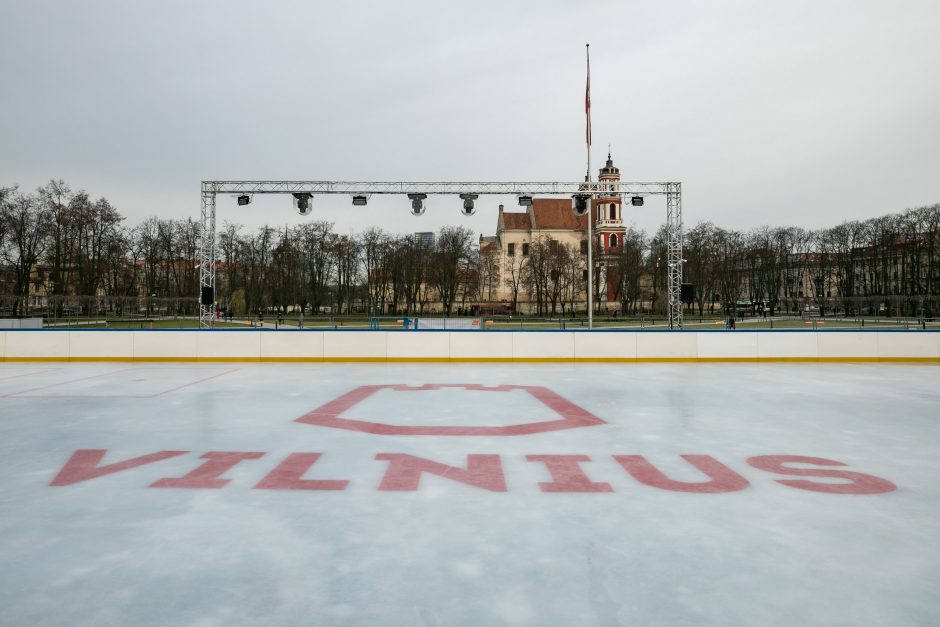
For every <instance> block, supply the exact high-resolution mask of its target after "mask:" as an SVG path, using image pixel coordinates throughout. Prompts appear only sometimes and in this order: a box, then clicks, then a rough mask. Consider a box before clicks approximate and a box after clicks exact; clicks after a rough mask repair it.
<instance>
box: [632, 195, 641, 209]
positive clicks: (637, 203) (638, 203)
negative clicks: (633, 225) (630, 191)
mask: <svg viewBox="0 0 940 627" xmlns="http://www.w3.org/2000/svg"><path fill="white" fill-rule="evenodd" d="M630 204H631V205H633V206H634V207H642V206H643V197H642V196H634V197H633V198H631V199H630Z"/></svg>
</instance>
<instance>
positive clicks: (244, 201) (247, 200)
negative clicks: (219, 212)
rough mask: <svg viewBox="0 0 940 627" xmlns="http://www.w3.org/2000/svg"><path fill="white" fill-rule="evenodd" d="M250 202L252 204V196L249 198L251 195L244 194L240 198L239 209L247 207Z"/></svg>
mask: <svg viewBox="0 0 940 627" xmlns="http://www.w3.org/2000/svg"><path fill="white" fill-rule="evenodd" d="M250 202H251V196H249V195H247V194H242V195H241V196H239V197H238V206H239V207H243V206H245V205H247V204H248V203H250Z"/></svg>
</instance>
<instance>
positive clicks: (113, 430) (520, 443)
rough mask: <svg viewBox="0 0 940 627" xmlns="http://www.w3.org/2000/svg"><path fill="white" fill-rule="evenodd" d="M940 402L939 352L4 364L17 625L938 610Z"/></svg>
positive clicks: (3, 443)
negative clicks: (596, 360)
mask: <svg viewBox="0 0 940 627" xmlns="http://www.w3.org/2000/svg"><path fill="white" fill-rule="evenodd" d="M465 386H466V387H465ZM938 409H940V368H938V367H937V366H905V365H830V364H821V365H815V364H707V365H694V364H676V365H671V364H663V365H654V364H633V365H624V364H617V365H609V364H597V365H593V364H592V365H563V364H557V365H556V364H553V365H529V364H527V365H522V364H520V365H494V364H472V365H471V364H460V365H446V364H445V365H442V364H430V365H425V364H415V365H403V364H389V365H365V364H312V365H280V364H277V365H275V364H265V365H258V364H197V365H194V364H37V365H32V364H3V365H0V473H2V482H0V608H2V609H0V625H10V626H17V627H19V626H24V625H39V626H53V625H61V626H70V627H72V626H76V625H95V626H110V625H114V626H118V625H120V626H125V625H135V626H150V625H154V626H156V625H200V626H215V625H220V626H221V625H253V626H254V625H363V626H365V625H369V626H374V625H394V626H402V627H408V626H415V627H443V626H447V627H450V626H461V625H467V626H471V625H472V626H479V625H487V626H489V625H538V626H551V625H558V626H573V625H579V626H580V625H644V626H649V625H670V626H672V625H721V626H732V625H742V626H754V625H782V624H788V625H892V626H896V625H936V624H938V623H940V595H938V594H937V589H938V586H940V551H938V549H937V547H938V546H940V479H938V477H940V462H938V459H940V411H938ZM298 419H301V420H300V421H298ZM317 453H319V454H320V455H319V456H318V455H316V454H317ZM683 455H684V456H686V457H685V458H683V457H681V456H683ZM615 456H616V457H615ZM781 456H785V457H781ZM798 458H814V459H811V460H806V459H798ZM807 462H811V463H807ZM836 464H844V465H836ZM799 473H802V475H800V474H799ZM826 473H830V474H829V476H826ZM781 481H786V482H788V483H781Z"/></svg>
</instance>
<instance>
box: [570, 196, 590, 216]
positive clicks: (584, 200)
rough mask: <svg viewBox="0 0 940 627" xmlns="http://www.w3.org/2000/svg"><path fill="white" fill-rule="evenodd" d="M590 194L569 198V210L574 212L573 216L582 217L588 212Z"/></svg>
mask: <svg viewBox="0 0 940 627" xmlns="http://www.w3.org/2000/svg"><path fill="white" fill-rule="evenodd" d="M590 200H591V196H590V194H575V195H574V196H572V197H571V209H572V210H573V211H574V214H575V215H577V216H583V215H584V214H586V213H587V212H588V202H590Z"/></svg>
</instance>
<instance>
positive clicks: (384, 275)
mask: <svg viewBox="0 0 940 627" xmlns="http://www.w3.org/2000/svg"><path fill="white" fill-rule="evenodd" d="M219 243H220V257H221V259H220V261H221V263H220V265H219V269H218V274H217V284H218V288H219V292H218V297H219V300H220V303H221V304H222V306H223V307H225V308H227V309H231V311H232V312H233V313H234V314H237V315H241V314H244V313H252V312H256V311H263V310H267V309H274V310H277V311H290V310H296V309H303V310H304V311H312V312H320V311H327V310H328V311H331V312H333V313H369V314H370V315H378V314H381V313H418V312H424V311H427V310H429V309H430V308H431V307H432V305H433V306H440V307H441V308H442V309H443V311H444V312H446V313H451V312H452V311H453V310H454V308H455V304H457V305H458V306H460V305H461V304H462V303H465V302H467V301H469V300H473V299H475V298H476V297H477V290H478V288H479V285H480V284H479V281H478V280H477V278H478V272H477V271H476V267H477V265H478V263H477V251H476V249H475V247H474V246H473V233H472V232H471V231H470V230H469V229H467V228H464V227H450V226H447V227H443V228H442V229H441V230H440V231H439V232H438V233H437V234H436V236H435V238H434V241H433V242H426V241H422V240H418V239H416V238H415V237H414V236H413V235H394V234H391V233H388V232H386V231H384V230H382V229H379V228H375V227H373V228H370V229H367V230H366V231H365V232H364V233H361V234H339V233H335V232H334V231H333V225H332V223H330V222H324V221H315V222H307V223H304V224H301V225H298V226H294V227H285V228H283V229H281V230H275V229H272V228H270V227H262V228H260V229H257V230H255V231H247V230H246V229H245V228H244V227H242V226H239V225H235V224H231V223H226V224H225V225H224V226H223V228H222V231H221V233H220V238H219Z"/></svg>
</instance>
